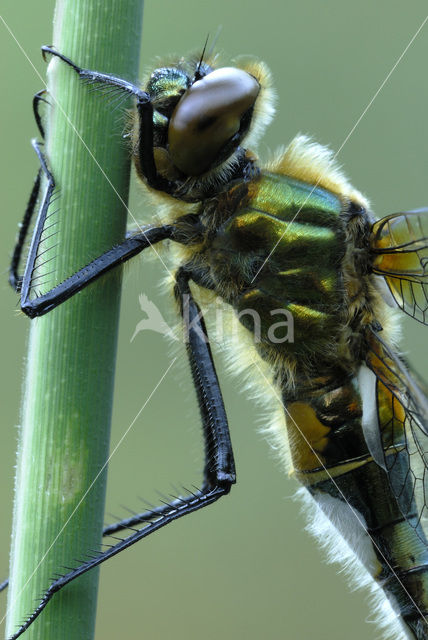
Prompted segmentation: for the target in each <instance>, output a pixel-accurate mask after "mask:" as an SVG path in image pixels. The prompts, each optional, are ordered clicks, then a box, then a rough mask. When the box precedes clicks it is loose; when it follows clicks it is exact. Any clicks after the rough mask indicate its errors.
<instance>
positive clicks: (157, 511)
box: [9, 268, 236, 640]
mask: <svg viewBox="0 0 428 640" xmlns="http://www.w3.org/2000/svg"><path fill="white" fill-rule="evenodd" d="M190 277H191V274H190V273H189V272H188V271H186V270H185V269H183V268H181V269H179V270H178V272H177V275H176V285H175V295H176V298H177V300H178V302H179V305H180V310H181V314H182V317H183V322H184V328H185V332H186V337H187V339H186V342H187V351H188V356H189V362H190V368H191V372H192V377H193V381H194V385H195V390H196V395H197V398H198V403H199V408H200V414H201V420H202V430H203V436H204V443H205V466H204V478H203V483H202V487H201V489H199V490H197V491H194V492H193V493H191V494H190V495H186V496H183V497H179V498H176V499H174V500H173V501H172V502H170V503H169V504H163V505H161V506H159V507H156V508H154V509H153V510H152V511H150V512H145V513H143V514H137V515H136V516H133V517H132V518H128V520H127V521H126V522H127V524H128V527H129V528H131V527H133V526H134V525H136V524H139V523H145V526H143V528H142V529H137V530H136V531H135V532H134V533H132V534H131V535H129V536H127V537H126V538H124V539H123V540H120V541H119V542H117V543H116V544H115V545H114V546H112V547H110V548H109V549H108V550H107V551H104V552H103V553H100V554H99V555H98V556H96V557H93V558H91V559H90V560H88V561H87V562H84V563H83V564H81V565H80V566H79V567H76V569H74V570H72V571H70V572H69V573H67V574H65V575H64V576H62V577H61V578H59V579H58V580H55V582H53V583H52V584H51V585H50V586H49V588H48V589H47V590H46V592H45V593H44V595H43V597H42V599H41V601H40V604H39V605H38V607H37V608H36V609H35V610H34V611H33V613H32V614H31V615H30V616H29V617H28V618H27V620H26V621H25V622H24V623H23V625H22V626H21V627H20V628H19V629H18V631H17V632H16V633H15V634H13V636H11V637H10V638H9V640H16V638H18V637H19V636H20V635H21V634H22V633H23V632H24V631H25V630H26V629H28V627H29V626H30V625H31V624H32V623H33V621H34V620H35V619H36V618H37V617H38V616H39V615H40V613H41V612H42V611H43V609H44V608H45V607H46V605H47V604H48V602H49V601H50V600H51V598H52V596H53V595H54V594H55V593H56V592H57V591H59V590H60V589H62V588H63V587H64V586H65V585H66V584H68V583H69V582H71V581H72V580H74V579H75V578H77V577H79V576H81V575H82V574H84V573H86V572H87V571H89V570H90V569H92V568H93V567H96V566H98V565H100V564H101V563H102V562H104V561H105V560H107V559H108V558H110V557H112V556H114V555H116V554H118V553H120V552H121V551H123V550H124V549H126V548H128V547H130V546H131V545H133V544H135V543H136V542H138V540H141V539H142V538H145V537H146V536H148V535H150V534H151V533H153V532H154V531H157V530H158V529H161V528H162V527H164V526H165V525H167V524H169V523H170V522H173V521H174V520H177V519H178V518H181V517H182V516H185V515H187V514H189V513H192V512H193V511H197V510H199V509H202V508H203V507H206V506H207V505H209V504H212V503H213V502H215V501H216V500H218V499H219V498H221V497H222V496H224V495H227V494H228V493H229V491H230V488H231V486H232V484H234V483H235V481H236V476H235V464H234V459H233V451H232V444H231V441H230V434H229V427H228V423H227V417H226V412H225V408H224V404H223V399H222V395H221V390H220V385H219V381H218V378H217V373H216V370H215V366H214V361H213V357H212V353H211V348H210V345H209V342H208V339H207V334H206V328H205V323H204V320H203V318H202V316H201V313H200V310H199V307H198V305H197V304H196V302H195V301H194V299H193V297H192V294H191V291H190V287H189V279H190ZM124 522H125V521H121V522H120V523H117V524H116V525H111V526H110V527H107V529H106V530H105V532H106V531H107V533H110V534H111V533H113V532H114V531H117V530H120V529H122V528H124V527H123V526H122V525H123V523H124ZM115 527H116V528H115Z"/></svg>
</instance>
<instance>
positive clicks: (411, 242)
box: [370, 208, 428, 324]
mask: <svg viewBox="0 0 428 640" xmlns="http://www.w3.org/2000/svg"><path fill="white" fill-rule="evenodd" d="M370 252H371V255H372V260H373V261H372V269H373V273H375V274H376V275H380V276H383V277H384V278H385V281H386V283H387V285H388V287H389V290H390V291H391V294H392V296H393V298H394V300H395V301H396V303H397V305H398V306H399V307H400V309H402V310H403V311H404V312H405V313H407V314H408V315H409V316H411V317H412V318H416V319H417V320H419V321H420V322H422V323H424V324H428V208H424V209H415V210H413V211H407V212H405V213H394V214H392V215H389V216H386V217H385V218H382V219H381V220H378V221H377V222H375V223H374V224H373V226H372V229H371V236H370Z"/></svg>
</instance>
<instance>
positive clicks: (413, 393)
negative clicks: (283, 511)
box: [13, 48, 428, 640]
mask: <svg viewBox="0 0 428 640" xmlns="http://www.w3.org/2000/svg"><path fill="white" fill-rule="evenodd" d="M44 50H45V51H46V52H49V53H51V54H53V55H56V56H58V57H60V58H61V59H62V60H63V62H65V63H67V64H69V65H70V66H71V67H72V68H73V69H74V70H75V71H76V72H77V73H78V74H79V75H80V76H81V78H82V79H84V80H88V81H90V82H95V83H99V84H100V85H109V86H111V85H113V86H115V87H116V88H117V89H118V90H119V91H124V92H127V93H131V94H132V95H133V96H135V99H136V118H135V123H134V130H133V137H132V150H133V156H134V160H135V164H136V168H137V173H138V174H139V176H140V177H141V178H142V179H143V180H144V182H145V183H146V184H147V185H148V187H149V188H151V190H152V191H153V192H156V191H159V192H163V198H162V204H163V205H164V210H165V208H166V209H167V213H166V214H165V223H164V225H163V226H160V227H153V226H150V227H146V228H143V229H142V230H141V231H140V232H138V233H134V234H130V235H129V236H128V237H127V238H126V239H125V240H124V241H123V243H122V244H120V245H119V246H118V247H114V248H112V249H111V250H110V251H108V252H106V253H105V254H103V255H102V256H99V257H98V258H95V259H94V260H93V261H92V262H91V263H90V264H89V265H87V266H86V267H84V268H83V269H82V270H81V271H79V272H77V273H76V274H73V275H71V276H70V277H69V278H68V279H67V280H65V281H64V282H63V283H61V284H59V285H57V286H56V287H55V288H54V289H52V290H51V291H49V292H47V293H46V294H43V295H42V296H40V297H35V298H32V299H30V298H29V290H30V289H31V273H32V264H31V260H32V258H31V252H30V260H29V263H28V264H27V268H26V274H29V275H27V277H25V276H24V279H23V288H22V305H23V310H24V311H25V312H26V313H28V315H30V316H36V315H42V314H43V313H46V312H48V311H50V310H52V309H53V308H55V306H57V305H59V304H61V303H62V302H64V301H65V300H67V299H68V298H69V297H70V296H72V295H74V293H76V292H77V291H80V290H81V289H82V288H84V287H86V286H88V285H89V284H90V283H91V282H93V281H94V280H95V279H96V278H98V277H101V276H102V275H103V273H105V272H106V271H108V270H109V269H112V268H114V267H116V266H118V265H119V264H122V263H123V262H125V261H127V260H128V259H130V258H131V257H133V256H134V255H136V254H137V253H139V252H141V251H143V250H144V249H145V248H147V247H148V246H150V245H151V244H153V243H156V242H161V241H163V240H165V239H169V240H171V241H172V242H174V244H175V245H176V246H177V256H178V258H177V264H176V275H175V282H174V293H175V297H176V300H177V302H178V307H179V310H180V313H181V316H182V318H183V322H184V325H185V330H186V331H187V334H188V341H187V350H188V355H189V361H190V367H191V372H192V377H193V382H194V386H195V390H196V395H197V399H198V402H199V406H200V412H201V419H202V428H203V434H204V441H205V468H204V477H203V483H202V488H201V489H200V490H198V492H195V494H193V495H190V496H183V497H181V496H179V497H177V498H176V499H175V500H173V501H172V502H171V503H170V504H166V505H165V504H164V505H161V506H160V507H156V508H154V509H153V511H152V512H149V513H147V512H145V513H143V514H137V515H136V516H133V517H132V518H130V519H127V520H124V521H121V522H119V523H116V524H114V525H111V526H110V527H108V528H107V529H106V533H112V532H115V531H118V530H121V529H125V528H127V527H135V526H136V525H142V528H141V529H140V530H139V531H138V532H136V533H132V534H131V535H129V536H128V537H127V538H125V539H124V540H123V541H121V542H118V543H117V544H115V545H114V546H113V547H112V548H111V549H109V550H108V551H107V552H104V553H102V554H100V555H99V556H98V557H97V558H96V559H94V560H92V561H89V562H88V563H85V564H84V565H82V566H81V567H78V568H76V569H75V570H74V571H71V572H70V573H69V574H66V575H65V576H63V577H62V578H60V579H59V580H58V581H56V582H54V583H53V584H52V585H51V586H50V587H49V589H48V591H47V592H46V594H45V598H44V599H43V601H42V605H41V606H40V607H39V608H38V609H37V611H36V612H34V613H33V614H32V615H30V617H29V619H28V620H27V622H26V623H25V625H23V626H22V627H21V628H20V629H19V630H18V632H17V633H16V634H15V635H14V636H13V638H17V637H18V636H19V635H20V634H21V633H22V632H23V631H25V629H26V628H27V627H28V626H29V625H30V624H31V623H32V621H33V620H34V619H35V617H37V615H38V614H39V613H40V611H41V610H42V609H43V608H44V607H45V606H46V605H47V603H48V602H49V600H50V598H51V597H52V595H53V593H54V592H55V591H56V590H58V589H59V588H61V587H62V586H64V585H65V584H67V583H68V582H70V581H71V580H73V579H74V578H75V577H77V575H81V574H82V573H84V572H85V571H87V570H89V569H91V568H92V567H93V566H96V565H98V564H100V563H101V562H103V561H104V560H105V559H107V558H108V557H110V556H111V555H114V554H115V553H118V552H119V551H121V550H122V549H124V548H126V547H127V546H129V545H130V544H133V543H134V542H136V541H137V540H138V539H141V538H142V537H145V536H146V535H148V534H150V533H151V532H152V531H155V530H157V529H158V528H161V527H162V526H164V525H165V524H168V523H169V522H171V521H172V520H174V519H177V518H178V517H181V516H182V515H185V514H187V513H191V512H192V511H195V510H197V509H199V508H201V507H203V506H205V505H207V504H210V503H212V502H214V501H215V500H217V499H218V498H219V497H221V496H222V495H225V494H227V493H228V492H229V490H230V487H231V485H232V484H233V483H234V482H235V467H234V461H233V452H232V446H231V443H230V438H229V431H228V426H227V419H226V414H225V411H224V406H223V401H222V397H221V391H220V386H219V382H218V379H217V375H216V372H215V367H214V362H213V358H212V354H211V350H210V346H209V343H208V337H207V332H206V327H205V323H204V320H203V318H201V317H200V314H199V307H198V304H197V301H196V299H197V298H198V294H199V292H200V291H201V289H205V290H207V291H209V292H211V295H212V296H217V297H218V299H220V300H221V301H222V303H224V304H225V305H228V306H229V307H230V308H232V309H233V311H234V312H235V315H236V316H237V318H238V320H239V322H240V325H241V333H240V336H241V338H242V341H244V340H247V341H248V339H249V338H251V341H252V343H253V345H252V347H251V362H252V363H257V362H259V363H262V364H263V365H264V366H265V367H267V368H268V370H269V372H270V378H271V381H272V389H273V390H274V391H273V396H274V395H275V394H276V395H277V396H279V397H280V398H281V401H282V406H283V417H282V424H281V425H280V426H278V427H277V428H276V430H275V431H274V436H275V442H276V443H280V446H281V449H283V450H285V449H286V448H287V446H288V447H289V449H290V453H291V461H290V466H291V467H292V470H293V472H294V474H295V475H296V477H297V479H298V480H299V481H300V482H301V484H302V485H303V487H304V488H305V491H306V493H307V495H308V496H309V495H310V496H312V498H313V499H314V501H315V503H316V504H317V505H318V507H319V511H320V512H322V513H324V514H325V516H326V517H327V518H328V519H329V521H330V522H331V523H332V525H333V527H335V528H336V529H337V531H338V532H339V533H340V535H341V536H342V538H343V539H344V540H345V541H346V543H347V544H348V545H349V547H350V548H352V549H353V551H354V554H355V558H356V559H357V561H358V562H360V563H361V564H362V566H363V567H364V569H363V571H366V573H367V576H368V577H369V580H370V581H371V583H372V585H374V587H375V588H376V589H377V591H378V592H383V594H384V596H385V597H386V599H387V602H389V604H390V607H389V609H390V611H391V617H392V618H393V617H394V616H395V618H396V623H395V626H393V624H394V623H391V627H390V629H391V634H392V635H391V634H390V636H389V637H394V638H395V639H396V640H403V639H404V638H413V639H414V640H423V639H426V638H428V624H427V620H426V618H427V615H428V576H427V573H428V550H427V547H428V542H427V537H426V522H425V519H426V515H427V514H426V505H427V494H428V488H427V482H426V471H427V468H428V462H427V451H428V446H427V441H426V440H427V434H428V427H427V425H428V409H427V400H426V397H425V392H424V391H423V390H422V387H421V385H420V384H419V383H417V382H415V380H414V378H413V376H412V375H411V373H410V372H409V371H408V368H407V367H406V365H405V364H404V362H403V361H402V359H401V358H400V357H399V356H398V355H396V354H395V353H394V347H395V343H394V340H395V334H396V328H397V322H398V318H397V311H396V310H393V309H391V308H390V307H389V306H388V304H387V301H386V299H385V298H386V297H387V296H386V293H387V286H389V289H390V292H391V293H392V296H393V297H394V298H395V300H396V302H397V303H398V306H399V307H401V308H402V309H403V310H404V311H406V312H407V313H409V314H410V315H412V316H414V317H417V318H418V319H420V320H422V321H424V320H425V319H426V304H425V302H426V291H425V288H426V277H427V274H426V272H425V268H426V252H427V239H426V238H427V235H426V234H425V233H424V232H423V229H424V226H426V219H427V217H428V214H427V210H420V211H418V212H408V213H401V214H394V215H391V216H387V217H385V218H383V219H382V220H380V221H378V222H375V221H374V218H373V215H372V214H371V212H370V208H369V205H368V203H367V202H366V201H365V199H364V198H363V197H362V196H361V194H359V193H358V192H357V191H356V190H355V189H353V187H352V186H351V185H350V184H349V183H348V182H347V180H346V179H345V178H344V176H343V175H342V174H341V172H340V171H339V170H338V169H337V167H336V166H335V164H334V162H333V160H332V157H331V153H330V152H329V151H328V150H327V149H325V148H323V147H320V146H319V145H316V144H314V143H312V142H311V141H310V140H309V139H307V138H305V137H303V136H299V137H297V138H296V139H295V140H294V141H293V142H292V143H291V144H290V145H289V147H288V148H287V149H286V150H285V151H284V152H282V153H281V154H280V155H279V156H278V158H277V159H276V160H275V161H273V162H271V163H270V164H269V165H267V166H263V165H260V164H259V162H258V160H257V158H256V156H255V154H254V152H252V151H250V150H248V149H247V145H249V146H250V145H251V144H252V142H254V138H255V137H257V135H258V134H259V133H260V130H261V128H262V127H263V125H264V124H266V122H267V121H268V120H269V118H270V117H271V115H272V107H271V100H270V96H269V81H268V73H267V72H266V70H265V68H264V67H263V65H261V64H258V63H254V62H251V63H248V62H247V63H246V64H245V65H243V67H242V68H240V69H231V68H228V67H223V68H216V64H215V60H213V61H207V62H205V61H201V60H199V59H197V58H195V59H189V60H180V61H178V62H176V63H175V64H171V65H169V66H165V67H161V68H160V69H157V70H156V71H154V72H153V73H152V75H151V76H150V78H149V79H148V81H147V83H146V87H145V90H144V91H143V90H141V89H139V88H138V87H135V86H134V85H132V84H131V83H129V82H127V81H125V80H122V79H120V78H115V77H113V76H108V75H106V74H101V73H98V72H96V71H89V70H85V69H81V68H80V67H78V66H77V65H75V64H74V63H73V62H72V61H71V60H69V59H68V58H66V57H65V56H63V55H62V54H59V53H57V52H56V51H55V50H53V49H50V48H44ZM39 155H40V157H41V161H42V168H43V170H44V171H45V172H47V171H48V170H47V167H46V164H45V161H44V158H43V156H42V154H39ZM48 199H49V198H46V197H45V199H44V200H43V201H42V205H41V213H40V215H39V223H38V225H39V227H40V226H41V227H43V224H44V222H43V220H44V218H43V215H46V211H47V207H48V205H49V202H47V200H48ZM180 200H181V201H182V202H181V203H180V202H179V201H180ZM168 203H169V204H168ZM165 204H166V205H167V206H166V207H165ZM34 206H35V195H34V193H33V194H32V198H31V199H30V203H29V207H28V209H27V213H26V216H27V218H28V216H31V213H32V211H33V209H34ZM37 233H40V228H39V231H38V227H37V225H36V231H35V236H34V237H35V238H36V240H34V241H33V244H34V246H36V245H37ZM22 244H23V238H22V237H21V238H20V240H19V242H18V247H17V250H16V252H15V255H14V263H13V269H14V274H15V277H14V282H19V281H20V280H19V277H18V276H17V275H16V270H17V265H18V263H19V257H20V252H21V249H22ZM192 283H193V284H192ZM194 284H195V285H198V287H199V289H197V287H193V285H194ZM389 298H391V296H389ZM424 300H425V302H424ZM278 315H280V316H281V320H282V322H278V318H277V316H278ZM238 341H239V339H238ZM252 368H253V369H256V368H258V365H257V366H256V367H255V366H254V364H253V367H252ZM287 441H288V445H287ZM388 624H389V623H388Z"/></svg>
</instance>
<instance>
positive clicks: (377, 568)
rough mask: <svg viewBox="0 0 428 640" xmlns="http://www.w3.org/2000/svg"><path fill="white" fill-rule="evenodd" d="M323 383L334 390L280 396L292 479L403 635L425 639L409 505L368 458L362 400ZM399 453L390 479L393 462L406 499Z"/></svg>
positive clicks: (424, 601)
mask: <svg viewBox="0 0 428 640" xmlns="http://www.w3.org/2000/svg"><path fill="white" fill-rule="evenodd" d="M331 386H333V387H334V386H335V385H330V390H328V391H321V392H320V393H316V392H314V393H313V397H312V398H311V399H310V400H307V398H308V395H309V397H310V394H308V392H307V389H306V390H305V392H304V398H305V400H299V399H297V400H296V399H293V401H291V402H288V403H287V398H285V406H286V415H287V431H288V438H289V442H290V449H291V457H292V463H293V467H294V472H295V475H296V477H297V479H298V480H299V481H300V482H301V483H302V484H303V485H304V486H305V487H306V489H307V490H308V491H309V493H310V494H311V495H312V497H313V498H314V499H315V501H316V503H317V505H318V506H319V507H320V508H321V509H322V511H323V512H324V513H325V514H326V515H327V516H328V518H329V520H330V521H331V522H332V523H333V524H334V526H335V527H336V528H337V529H338V531H339V532H340V533H341V535H342V536H343V538H344V539H345V540H346V541H347V543H348V544H349V545H350V546H351V548H352V549H353V551H354V553H355V554H356V555H357V557H358V559H359V560H360V562H361V563H362V564H363V566H364V567H365V569H366V570H367V571H368V573H369V574H370V575H371V577H372V578H373V580H374V581H375V582H376V584H377V585H378V586H379V587H380V588H381V589H382V590H383V592H384V593H385V595H386V597H387V598H388V601H389V603H390V605H391V607H392V609H393V611H395V613H396V614H399V615H400V616H401V619H402V621H403V625H404V626H405V630H406V633H407V636H406V637H409V638H413V639H416V640H423V639H426V638H427V637H428V625H427V622H426V620H425V618H426V617H427V612H428V551H427V541H426V538H425V535H424V533H423V531H422V528H421V524H420V521H419V519H418V509H417V505H416V502H415V500H414V499H413V500H412V499H411V498H410V500H408V501H407V502H406V504H410V506H409V511H408V513H406V514H403V512H402V508H401V507H400V503H399V499H398V498H397V495H396V492H394V487H393V486H391V480H390V478H388V474H387V473H386V470H385V469H383V468H382V467H381V466H380V465H379V464H378V463H377V462H375V461H374V460H373V457H372V455H371V453H370V451H369V449H368V447H367V444H366V440H365V438H364V434H363V429H362V424H361V422H362V416H363V401H362V399H361V396H360V392H359V390H358V389H357V388H356V386H355V384H353V382H352V380H349V381H348V382H347V383H345V384H337V386H336V387H335V388H333V389H332V388H331ZM298 395H299V394H298V392H297V396H298ZM385 453H386V454H387V453H388V450H386V451H385ZM400 455H402V456H403V458H402V460H401V461H400ZM405 455H406V453H405V452H404V451H403V453H402V454H400V443H399V442H398V441H396V442H395V449H394V465H395V466H396V474H397V478H398V474H399V466H400V462H401V464H402V468H403V475H404V478H405V480H404V484H403V487H402V492H403V493H404V492H406V493H407V494H408V493H409V492H411V490H412V486H411V477H410V476H409V477H406V458H405ZM407 484H408V485H409V486H407ZM410 511H412V513H411V512H410Z"/></svg>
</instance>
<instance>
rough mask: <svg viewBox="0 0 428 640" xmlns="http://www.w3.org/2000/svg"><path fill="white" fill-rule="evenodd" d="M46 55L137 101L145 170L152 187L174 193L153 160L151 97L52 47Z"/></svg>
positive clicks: (120, 79) (140, 141) (46, 50)
mask: <svg viewBox="0 0 428 640" xmlns="http://www.w3.org/2000/svg"><path fill="white" fill-rule="evenodd" d="M42 54H43V57H44V58H46V54H50V55H53V56H56V57H57V58H60V59H61V60H62V61H63V62H65V63H66V64H68V65H69V66H70V67H71V68H72V69H74V71H75V72H76V73H77V74H78V75H79V76H80V78H81V79H82V80H84V81H86V82H90V83H100V84H101V85H107V86H111V87H116V88H117V89H118V90H121V91H124V92H125V93H128V94H129V95H131V96H134V97H135V98H136V107H137V113H138V117H139V122H140V132H139V133H140V135H139V148H138V151H139V159H140V163H141V170H142V172H143V173H144V176H145V178H146V180H147V183H148V185H149V186H151V187H153V188H154V189H158V190H160V191H166V192H168V193H171V192H172V191H173V190H174V184H173V183H172V182H170V181H169V180H167V179H166V178H164V177H163V176H161V175H160V174H159V173H158V172H157V169H156V165H155V161H154V157H153V106H152V103H151V99H150V96H149V94H148V93H146V92H145V91H142V90H141V89H140V88H139V87H137V86H136V85H134V84H132V82H128V81H127V80H123V78H118V77H117V76H113V75H110V74H108V73H100V72H99V71H92V70H90V69H83V68H82V67H79V66H78V65H77V64H75V63H74V62H73V61H72V60H70V58H67V56H64V55H63V54H62V53H59V52H58V51H56V50H55V49H53V48H52V47H47V46H44V47H42Z"/></svg>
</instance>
